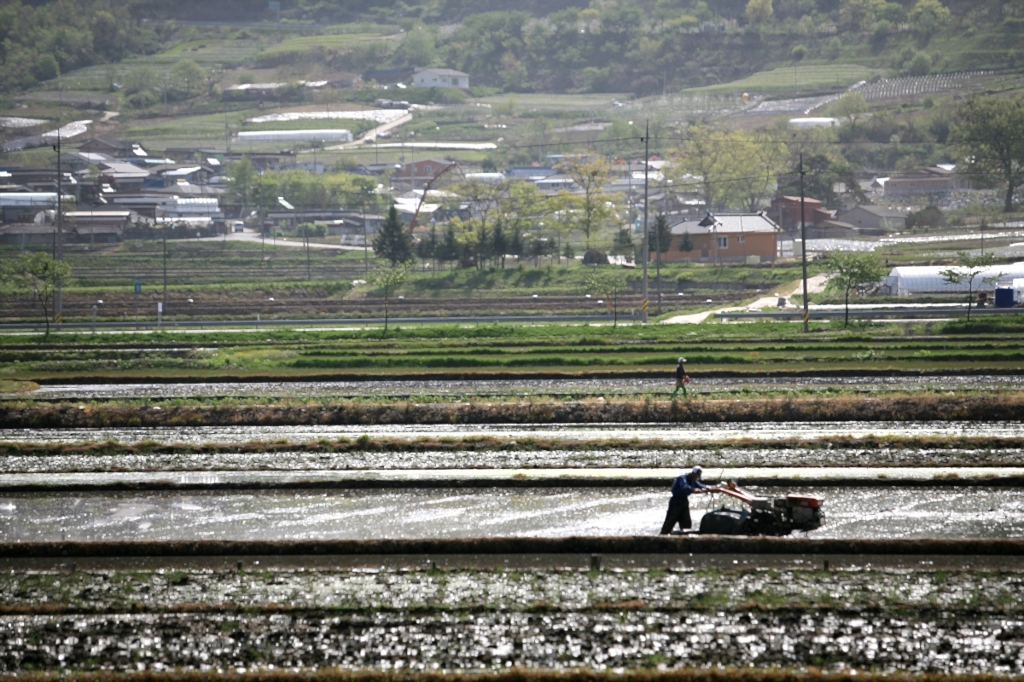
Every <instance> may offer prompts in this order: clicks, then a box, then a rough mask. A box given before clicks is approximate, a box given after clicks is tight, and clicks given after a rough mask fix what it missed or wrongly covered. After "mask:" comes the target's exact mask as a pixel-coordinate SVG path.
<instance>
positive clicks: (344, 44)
mask: <svg viewBox="0 0 1024 682" xmlns="http://www.w3.org/2000/svg"><path fill="white" fill-rule="evenodd" d="M397 39H399V38H397V37H395V36H389V35H387V34H385V33H383V32H381V31H363V32H359V33H339V34H325V35H314V36H296V37H292V38H286V39H285V40H282V41H281V42H280V43H278V44H276V45H273V46H271V47H267V48H265V49H263V50H260V52H259V53H258V54H257V55H256V60H257V61H261V62H262V61H271V60H273V61H279V60H282V59H293V58H296V57H301V56H304V55H309V54H311V53H315V52H321V51H327V50H345V49H349V48H351V47H355V46H357V45H365V44H366V43H368V42H370V41H373V40H397Z"/></svg>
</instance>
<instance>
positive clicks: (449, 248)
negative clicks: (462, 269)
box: [437, 223, 459, 262]
mask: <svg viewBox="0 0 1024 682" xmlns="http://www.w3.org/2000/svg"><path fill="white" fill-rule="evenodd" d="M437 257H438V258H439V259H441V260H442V261H448V262H454V261H457V260H458V259H459V240H458V239H457V238H456V236H455V226H454V225H452V224H451V223H448V227H446V228H445V230H444V235H443V237H442V238H441V245H440V247H439V253H438V254H437Z"/></svg>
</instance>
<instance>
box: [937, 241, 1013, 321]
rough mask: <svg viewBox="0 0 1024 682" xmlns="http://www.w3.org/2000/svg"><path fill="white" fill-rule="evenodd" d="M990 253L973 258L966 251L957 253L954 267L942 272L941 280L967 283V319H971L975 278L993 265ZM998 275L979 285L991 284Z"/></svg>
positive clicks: (993, 257)
mask: <svg viewBox="0 0 1024 682" xmlns="http://www.w3.org/2000/svg"><path fill="white" fill-rule="evenodd" d="M995 260H996V259H995V256H993V255H992V254H991V253H986V254H982V255H980V256H974V255H972V254H970V253H968V252H967V251H957V253H956V265H955V266H953V267H951V268H949V269H948V270H943V271H942V273H941V274H942V279H944V280H945V281H947V282H949V283H950V284H954V285H957V286H959V285H961V284H964V283H965V282H966V283H967V319H968V320H970V319H971V305H972V304H973V302H974V290H975V288H976V287H975V282H974V280H975V278H976V277H977V276H978V275H980V274H981V273H983V272H984V271H986V270H988V269H989V268H991V267H992V266H993V265H994V264H995ZM998 277H999V275H993V276H990V277H984V278H982V280H981V283H984V284H991V283H992V282H994V281H995V280H996V279H997V278H998Z"/></svg>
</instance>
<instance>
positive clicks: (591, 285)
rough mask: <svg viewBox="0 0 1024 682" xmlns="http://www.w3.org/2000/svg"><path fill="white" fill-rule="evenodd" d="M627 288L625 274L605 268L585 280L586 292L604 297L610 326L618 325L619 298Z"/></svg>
mask: <svg viewBox="0 0 1024 682" xmlns="http://www.w3.org/2000/svg"><path fill="white" fill-rule="evenodd" d="M627 288H628V285H627V282H626V275H625V273H623V272H621V271H619V270H610V269H607V267H605V268H602V267H601V266H598V269H597V270H596V271H595V272H594V274H592V275H591V276H590V277H588V278H587V290H588V291H590V292H592V293H596V294H599V295H601V296H604V297H605V299H607V301H608V307H609V308H610V309H611V311H612V326H613V327H617V326H618V325H619V297H620V296H621V295H622V293H623V292H624V291H625V290H626V289H627Z"/></svg>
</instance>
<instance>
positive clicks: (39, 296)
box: [4, 253, 72, 336]
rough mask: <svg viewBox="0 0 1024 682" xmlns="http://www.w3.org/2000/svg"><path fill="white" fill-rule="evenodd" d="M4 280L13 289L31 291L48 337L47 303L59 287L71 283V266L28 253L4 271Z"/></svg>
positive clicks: (48, 314) (48, 310)
mask: <svg viewBox="0 0 1024 682" xmlns="http://www.w3.org/2000/svg"><path fill="white" fill-rule="evenodd" d="M4 279H10V281H11V282H12V283H13V284H14V286H15V288H17V289H19V290H21V291H31V292H33V295H34V296H35V298H36V300H37V301H39V305H40V307H41V308H42V310H43V320H44V321H45V322H46V335H47V336H49V335H50V308H49V305H48V302H49V301H50V300H51V299H52V298H53V294H54V292H55V291H57V287H59V286H62V285H63V286H67V285H69V284H71V283H72V280H71V266H70V265H68V263H67V262H66V261H62V260H55V259H54V258H51V257H50V255H49V254H47V253H29V254H25V255H23V256H20V257H18V259H17V260H16V261H14V263H13V264H12V265H10V266H8V268H7V269H6V276H5V277H4Z"/></svg>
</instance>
